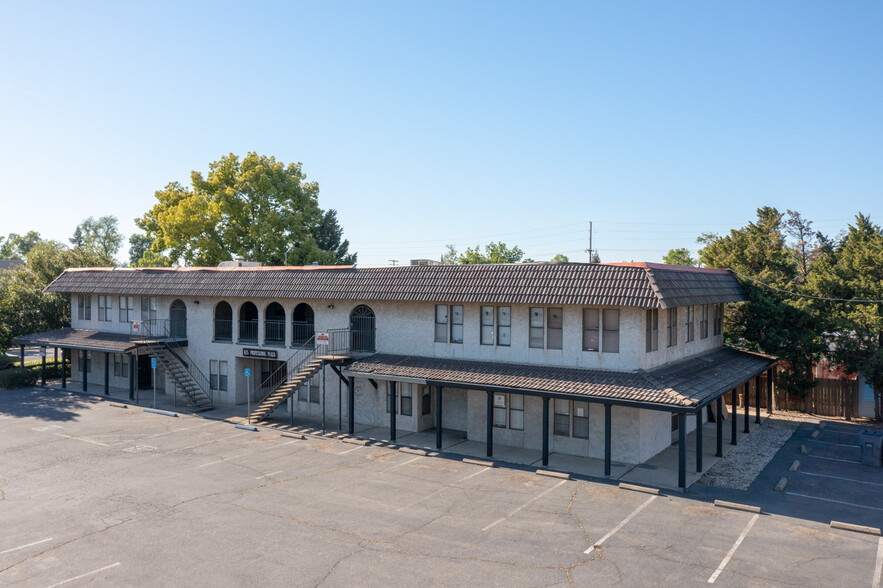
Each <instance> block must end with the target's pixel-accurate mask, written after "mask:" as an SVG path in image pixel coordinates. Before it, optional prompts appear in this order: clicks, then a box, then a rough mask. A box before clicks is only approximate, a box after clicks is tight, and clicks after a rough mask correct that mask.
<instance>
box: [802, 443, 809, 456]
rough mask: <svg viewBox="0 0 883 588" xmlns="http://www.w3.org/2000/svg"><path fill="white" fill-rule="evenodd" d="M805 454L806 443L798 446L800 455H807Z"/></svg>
mask: <svg viewBox="0 0 883 588" xmlns="http://www.w3.org/2000/svg"><path fill="white" fill-rule="evenodd" d="M807 454H809V449H807V448H806V445H801V446H800V455H807Z"/></svg>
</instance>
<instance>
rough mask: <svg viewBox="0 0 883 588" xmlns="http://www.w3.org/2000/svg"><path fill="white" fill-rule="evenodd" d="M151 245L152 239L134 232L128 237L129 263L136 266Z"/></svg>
mask: <svg viewBox="0 0 883 588" xmlns="http://www.w3.org/2000/svg"><path fill="white" fill-rule="evenodd" d="M151 245H153V239H151V238H150V237H148V236H146V235H139V234H138V233H135V234H134V235H132V236H130V237H129V265H130V266H132V267H136V266H137V265H138V263H139V262H140V261H141V258H142V257H144V254H145V253H146V252H147V251H148V250H149V249H150V246H151Z"/></svg>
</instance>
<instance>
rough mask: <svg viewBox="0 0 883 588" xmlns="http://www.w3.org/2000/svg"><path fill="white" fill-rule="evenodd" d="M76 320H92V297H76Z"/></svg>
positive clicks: (83, 295)
mask: <svg viewBox="0 0 883 588" xmlns="http://www.w3.org/2000/svg"><path fill="white" fill-rule="evenodd" d="M77 318H78V319H80V320H81V321H91V320H92V295H91V294H80V295H78V296H77Z"/></svg>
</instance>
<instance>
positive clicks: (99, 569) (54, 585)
mask: <svg viewBox="0 0 883 588" xmlns="http://www.w3.org/2000/svg"><path fill="white" fill-rule="evenodd" d="M118 565H120V562H116V563H113V564H110V565H109V566H104V567H103V568H98V569H97V570H92V571H91V572H86V573H85V574H80V575H79V576H75V577H73V578H68V579H67V580H62V581H61V582H57V583H55V584H53V585H52V586H48V587H47V588H55V587H56V586H61V585H62V584H67V583H68V582H73V581H74V580H79V579H80V578H85V577H86V576H91V575H92V574H97V573H98V572H103V571H104V570H109V569H110V568H115V567H117V566H118Z"/></svg>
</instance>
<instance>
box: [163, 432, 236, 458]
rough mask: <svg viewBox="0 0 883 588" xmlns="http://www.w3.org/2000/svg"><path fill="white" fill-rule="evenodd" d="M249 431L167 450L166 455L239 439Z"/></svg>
mask: <svg viewBox="0 0 883 588" xmlns="http://www.w3.org/2000/svg"><path fill="white" fill-rule="evenodd" d="M249 433H251V431H243V432H241V433H236V434H235V435H230V436H229V437H221V438H220V439H212V440H211V441H204V442H202V443H197V444H196V445H190V446H188V447H179V448H177V449H169V450H168V451H166V453H173V452H175V451H185V450H187V449H193V448H195V447H202V446H203V445H209V444H210V443H217V442H218V441H226V440H227V439H232V438H234V437H241V436H242V435H248V434H249Z"/></svg>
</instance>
